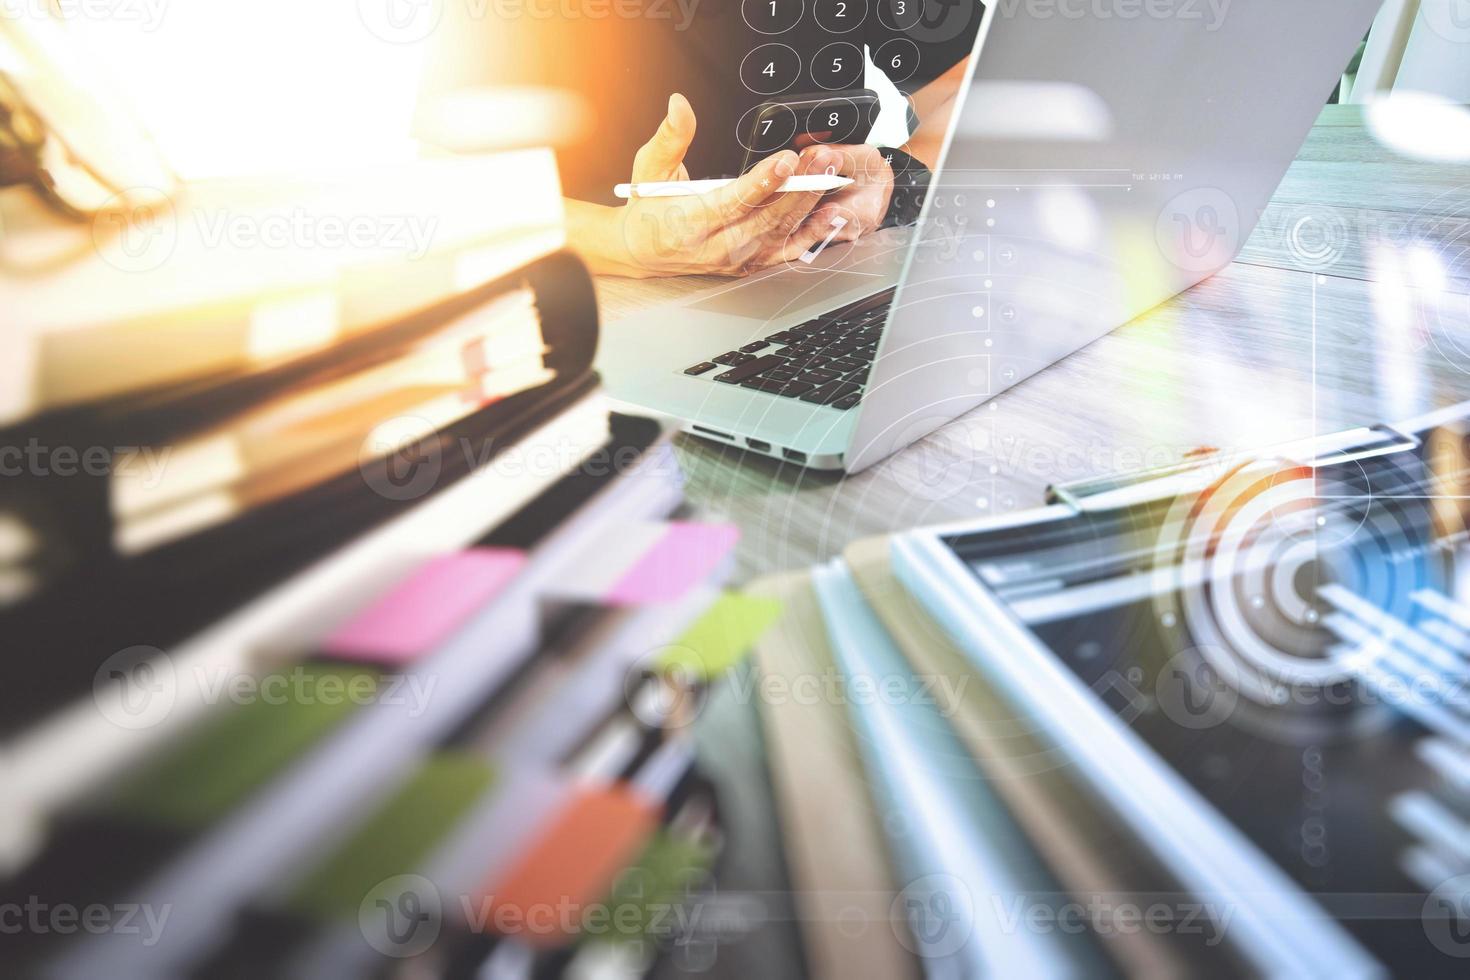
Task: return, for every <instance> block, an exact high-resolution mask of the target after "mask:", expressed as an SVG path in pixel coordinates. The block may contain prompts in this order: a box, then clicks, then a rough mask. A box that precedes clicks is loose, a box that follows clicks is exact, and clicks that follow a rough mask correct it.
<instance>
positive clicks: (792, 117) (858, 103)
mask: <svg viewBox="0 0 1470 980" xmlns="http://www.w3.org/2000/svg"><path fill="white" fill-rule="evenodd" d="M879 108H880V106H879V104H878V93H876V92H874V91H873V90H872V89H865V88H863V89H850V90H848V91H845V92H821V93H816V94H812V95H793V96H788V97H787V98H784V99H781V100H779V101H775V100H773V101H770V102H762V103H761V104H760V105H758V106H756V107H755V108H753V109H751V110H750V111H749V112H747V113H746V114H745V118H744V119H743V120H742V121H741V123H740V141H741V146H743V147H744V148H745V162H744V163H743V164H741V167H740V172H741V173H745V172H746V171H747V170H749V169H750V168H751V167H753V166H755V165H756V164H757V163H759V162H760V161H761V160H764V159H765V158H766V157H768V156H770V155H771V154H772V153H777V152H780V151H781V150H786V149H800V148H801V147H803V146H805V145H807V144H808V143H865V142H867V139H868V134H869V133H871V132H872V131H873V125H874V123H876V122H877V121H878V111H879Z"/></svg>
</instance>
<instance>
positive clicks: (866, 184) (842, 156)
mask: <svg viewBox="0 0 1470 980" xmlns="http://www.w3.org/2000/svg"><path fill="white" fill-rule="evenodd" d="M823 150H825V151H826V152H827V153H829V154H831V155H832V157H833V158H835V160H836V164H835V166H836V168H837V169H836V171H835V172H836V173H837V174H838V175H840V176H842V177H851V178H852V179H853V182H852V183H851V184H849V185H848V186H846V187H844V188H842V189H841V190H837V191H833V192H832V193H831V194H828V195H827V196H826V197H825V198H823V199H822V202H821V204H820V205H818V206H817V208H816V209H815V210H813V211H812V213H811V214H810V215H808V216H807V217H806V218H805V219H804V220H803V227H804V228H807V229H810V234H817V233H818V232H819V231H820V232H821V234H820V235H817V240H821V239H822V238H825V237H826V234H827V232H829V231H831V230H832V222H833V220H834V219H836V218H838V217H841V218H843V219H845V221H846V223H845V224H844V225H843V226H842V227H841V228H840V229H839V230H838V231H837V233H836V235H835V236H833V241H838V242H850V241H854V240H856V239H857V238H859V237H860V236H862V235H866V234H868V233H870V232H874V231H877V230H878V228H879V227H880V226H881V225H882V224H883V217H884V215H886V214H887V213H888V204H889V202H890V201H891V200H892V199H893V168H892V167H890V166H889V165H888V162H887V161H886V160H884V159H883V154H882V153H881V152H880V151H879V150H878V148H877V147H876V146H867V145H866V144H858V145H848V144H841V145H836V146H825V147H824V146H820V145H813V146H809V147H807V148H806V149H804V150H803V151H802V155H803V156H805V155H806V154H808V153H817V152H821V151H823ZM816 172H817V173H824V172H825V167H824V168H822V169H821V170H818V171H816ZM823 229H825V230H823Z"/></svg>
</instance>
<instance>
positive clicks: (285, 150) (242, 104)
mask: <svg viewBox="0 0 1470 980" xmlns="http://www.w3.org/2000/svg"><path fill="white" fill-rule="evenodd" d="M71 26H72V28H73V30H74V31H76V32H77V34H79V35H80V36H81V38H82V39H83V40H84V41H86V42H88V43H89V46H90V47H91V48H92V49H94V51H93V53H94V54H95V56H96V57H97V58H98V60H100V61H102V62H103V63H104V64H103V67H104V68H105V69H107V70H108V72H109V73H110V74H111V75H112V76H113V78H114V80H115V81H116V82H117V84H118V85H119V87H120V88H122V89H123V94H124V95H125V96H126V97H128V98H129V99H130V100H131V101H132V102H133V104H134V105H135V106H136V108H137V112H138V115H139V116H140V117H141V119H142V120H143V123H144V124H145V125H146V126H147V127H148V128H149V131H150V132H151V133H152V134H153V137H154V139H155V140H156V141H157V143H158V145H159V147H160V149H161V150H162V151H163V153H164V155H165V157H166V158H167V159H168V160H169V162H170V164H171V165H172V166H173V167H174V168H175V169H176V170H177V171H178V172H179V173H180V174H181V175H182V176H184V177H185V178H201V177H213V176H225V175H230V176H234V175H243V174H259V173H280V172H288V171H289V172H302V171H311V170H317V171H320V170H327V169H340V168H342V167H352V166H354V165H363V166H366V165H381V164H383V163H386V162H392V161H394V160H402V159H406V158H407V157H408V156H410V155H411V153H412V149H413V146H412V143H411V142H410V141H409V139H408V134H409V128H410V125H411V123H412V120H413V112H414V106H415V101H416V99H417V95H418V83H419V78H420V69H421V66H422V62H423V53H424V50H425V45H424V43H419V44H393V43H389V42H387V41H384V40H382V39H381V38H379V37H376V36H374V34H373V33H372V32H371V31H369V30H368V28H367V27H366V26H365V25H364V23H363V21H362V20H361V19H360V18H359V16H358V5H357V4H354V3H303V2H300V0H172V2H170V3H169V4H168V5H167V7H166V8H165V11H164V15H163V16H162V17H160V18H159V20H158V23H157V24H156V25H153V26H152V29H151V30H144V29H142V27H141V26H140V25H139V24H138V23H137V22H134V21H129V20H126V19H121V18H111V19H110V18H76V19H75V20H74V21H73V23H72V25H71Z"/></svg>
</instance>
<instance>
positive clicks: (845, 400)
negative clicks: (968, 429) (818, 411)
mask: <svg viewBox="0 0 1470 980" xmlns="http://www.w3.org/2000/svg"><path fill="white" fill-rule="evenodd" d="M892 301H893V296H892V293H891V292H890V293H888V294H885V295H884V296H883V297H882V299H881V301H880V302H877V303H874V301H873V300H872V299H868V300H864V301H863V302H862V303H860V304H858V305H857V306H856V307H844V308H843V309H841V310H837V311H835V312H832V313H824V314H822V315H821V316H819V317H815V318H813V319H811V320H808V321H807V322H806V323H801V324H798V325H797V326H794V327H789V328H787V329H785V330H782V331H779V332H777V333H773V334H771V335H770V336H769V337H767V338H765V339H764V340H757V341H756V342H754V343H751V344H746V345H745V346H744V347H742V348H740V349H739V350H732V351H727V352H725V353H724V354H721V355H719V356H718V357H712V358H710V359H709V360H708V361H702V362H700V363H699V364H696V365H694V366H693V367H690V368H686V369H685V371H684V373H685V374H687V375H690V376H692V377H702V376H708V377H709V378H710V379H711V380H714V381H718V382H720V383H721V384H729V385H739V386H740V387H742V388H750V389H751V390H753V391H763V392H765V393H767V394H770V395H779V396H780V397H782V398H796V399H799V400H801V401H804V402H810V403H812V404H814V405H829V406H831V407H832V408H836V409H840V410H843V411H846V410H847V409H850V408H852V407H853V406H854V405H856V404H857V403H858V402H859V401H861V400H862V397H863V392H864V391H865V390H866V388H867V384H868V373H869V372H870V371H871V370H872V367H873V357H874V356H875V355H876V354H877V352H878V341H879V340H880V339H881V338H882V336H883V325H884V324H885V323H887V322H888V308H889V305H890V304H891V303H892ZM720 368H724V369H725V370H723V371H720V373H718V374H716V373H714V372H716V371H718V370H719V369H720Z"/></svg>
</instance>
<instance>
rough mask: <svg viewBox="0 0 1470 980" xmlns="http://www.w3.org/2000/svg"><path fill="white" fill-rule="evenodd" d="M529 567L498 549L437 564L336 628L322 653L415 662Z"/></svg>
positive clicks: (522, 556)
mask: <svg viewBox="0 0 1470 980" xmlns="http://www.w3.org/2000/svg"><path fill="white" fill-rule="evenodd" d="M525 563H526V556H525V554H524V553H523V552H520V551H510V550H507V549H500V548H472V549H470V550H468V551H461V552H458V553H456V554H452V555H443V556H441V557H438V558H434V559H432V560H431V561H429V562H428V563H427V564H425V565H423V566H422V567H421V568H419V569H418V570H417V571H415V572H414V573H413V574H412V575H410V576H409V577H408V578H406V579H404V580H403V581H402V582H400V583H398V585H396V586H395V587H394V588H393V590H392V591H390V592H389V593H388V594H387V595H385V596H383V597H382V598H381V599H379V600H378V601H377V602H375V603H373V604H372V605H371V606H369V607H368V608H367V609H365V610H363V611H362V612H361V613H359V614H358V615H356V616H354V617H352V619H350V620H348V621H347V623H346V624H344V625H343V626H341V627H338V629H337V630H336V631H335V632H333V633H332V635H331V636H330V637H328V638H327V641H326V643H325V644H324V645H323V652H325V653H326V654H327V655H328V656H334V657H341V658H343V659H348V660H367V661H371V662H373V663H382V664H390V665H395V666H400V665H403V664H407V663H410V662H412V661H414V660H417V659H418V658H419V657H422V656H423V655H425V654H427V653H430V652H431V651H433V650H434V648H435V647H437V646H439V645H440V644H441V643H443V642H444V641H445V640H447V639H448V638H449V636H450V634H452V633H453V632H454V631H455V630H456V629H458V628H459V627H460V626H462V625H463V624H464V623H465V621H466V620H468V619H469V617H470V616H472V615H473V614H474V613H476V612H478V611H479V610H481V609H483V608H484V607H485V605H486V604H487V603H488V602H490V600H491V599H493V598H495V596H496V595H498V594H499V593H500V591H501V590H502V589H503V588H505V586H506V584H507V583H509V582H510V580H511V579H513V578H515V576H516V574H517V573H518V572H519V571H520V570H521V567H522V566H523V565H525Z"/></svg>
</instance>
